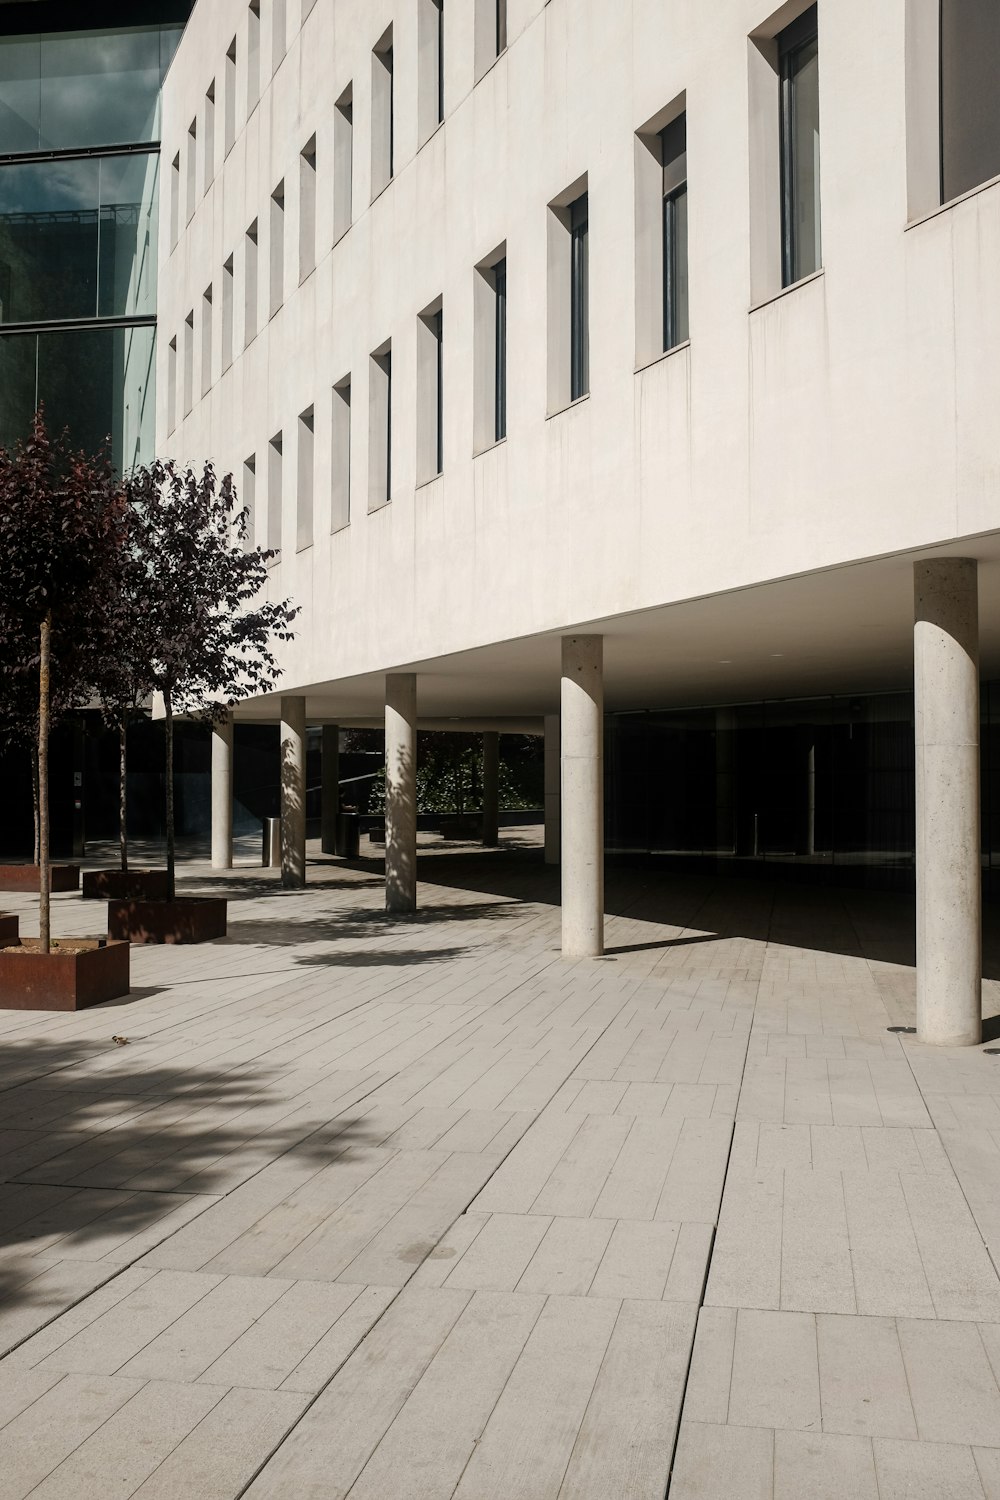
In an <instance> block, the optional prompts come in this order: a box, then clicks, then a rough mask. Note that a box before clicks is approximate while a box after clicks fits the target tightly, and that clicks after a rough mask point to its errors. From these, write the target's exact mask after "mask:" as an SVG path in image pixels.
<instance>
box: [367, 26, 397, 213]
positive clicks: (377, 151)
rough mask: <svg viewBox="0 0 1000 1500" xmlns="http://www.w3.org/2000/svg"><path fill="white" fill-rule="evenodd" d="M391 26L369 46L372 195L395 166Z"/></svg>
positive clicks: (388, 176)
mask: <svg viewBox="0 0 1000 1500" xmlns="http://www.w3.org/2000/svg"><path fill="white" fill-rule="evenodd" d="M394 112H395V111H394V98H393V62H392V27H391V26H390V27H389V28H388V30H387V31H385V32H384V33H383V35H382V36H381V37H380V39H379V41H378V42H377V44H376V46H375V47H374V49H373V50H372V199H373V200H374V199H375V198H377V197H378V195H379V193H380V192H381V191H382V189H383V188H384V187H386V186H387V184H388V183H390V182H391V181H392V176H393V172H394V170H395V160H394V157H395V139H394V137H395V121H394V119H393V115H394Z"/></svg>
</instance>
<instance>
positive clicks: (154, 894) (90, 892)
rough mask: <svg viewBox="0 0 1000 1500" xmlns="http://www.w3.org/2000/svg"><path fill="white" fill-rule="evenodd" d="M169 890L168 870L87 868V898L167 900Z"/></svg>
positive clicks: (84, 883) (98, 899)
mask: <svg viewBox="0 0 1000 1500" xmlns="http://www.w3.org/2000/svg"><path fill="white" fill-rule="evenodd" d="M169 889H170V883H169V877H168V875H167V872H166V870H85V871H84V874H83V899H84V900H85V901H165V900H166V899H167V892H168V891H169Z"/></svg>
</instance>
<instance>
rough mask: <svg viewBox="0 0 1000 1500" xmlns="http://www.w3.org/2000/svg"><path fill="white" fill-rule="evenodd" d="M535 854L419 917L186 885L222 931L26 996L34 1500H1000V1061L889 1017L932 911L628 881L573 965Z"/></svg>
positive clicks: (333, 876)
mask: <svg viewBox="0 0 1000 1500" xmlns="http://www.w3.org/2000/svg"><path fill="white" fill-rule="evenodd" d="M527 842H528V837H527V835H519V834H518V833H517V832H514V833H512V834H510V835H508V838H507V846H506V847H505V848H504V849H502V850H500V851H498V852H479V853H474V852H471V851H470V852H468V853H467V854H465V855H462V854H448V853H441V852H437V853H435V852H433V851H432V849H431V847H430V845H427V847H426V852H425V853H424V854H423V857H422V860H421V869H420V874H421V878H422V884H421V890H420V899H421V910H420V912H419V914H418V915H417V916H416V917H415V918H412V919H405V920H400V919H396V920H392V921H390V920H387V919H386V917H385V914H384V911H383V903H382V889H381V884H380V881H379V879H378V874H377V870H376V868H375V865H374V863H372V862H370V861H369V862H367V863H366V862H365V861H364V860H363V861H361V862H359V863H358V865H356V866H354V867H352V868H347V867H345V866H342V865H338V864H336V863H334V862H324V861H322V860H321V859H319V858H318V857H317V858H315V859H313V860H312V862H311V864H310V871H309V879H310V887H309V889H308V890H307V891H306V892H305V893H298V892H295V893H292V892H282V891H280V890H279V889H278V888H277V887H276V885H275V883H274V881H273V878H271V877H270V875H269V874H268V872H261V871H260V870H256V871H255V870H253V869H252V868H250V867H249V866H247V867H245V868H240V869H237V870H236V871H234V872H233V873H232V874H231V875H230V876H227V877H226V878H218V877H214V878H212V877H210V876H209V874H208V872H207V871H206V870H205V869H204V867H203V866H202V867H198V866H195V867H192V868H191V871H190V873H189V875H188V877H187V880H186V882H185V883H186V884H188V885H190V887H191V888H192V889H196V888H198V887H199V886H206V885H207V884H208V882H209V880H210V879H211V884H212V887H213V888H218V889H225V890H226V891H228V893H229V895H230V897H231V906H230V937H229V938H228V939H227V940H226V941H223V942H219V943H214V944H211V945H207V946H204V947H198V948H178V949H157V948H142V949H137V950H134V951H133V955H132V971H133V980H134V984H135V989H134V991H133V993H132V995H131V996H130V997H129V999H128V1001H127V1002H121V1003H116V1004H111V1005H107V1006H103V1007H100V1008H98V1009H96V1010H92V1011H89V1012H85V1013H83V1014H81V1015H78V1016H57V1015H29V1014H23V1013H17V1012H10V1011H5V1012H0V1296H2V1303H3V1308H2V1311H0V1348H2V1350H3V1351H4V1352H5V1357H4V1358H3V1359H2V1360H0V1500H21V1497H23V1496H28V1495H30V1496H32V1497H36V1500H64V1497H65V1500H104V1497H107V1496H112V1495H113V1496H121V1497H126V1496H133V1495H134V1496H137V1497H141V1500H181V1497H183V1500H234V1497H236V1496H239V1495H243V1494H246V1495H248V1496H250V1497H253V1500H337V1497H342V1496H348V1495H350V1496H351V1497H352V1500H390V1497H391V1500H445V1497H450V1496H455V1497H457V1500H618V1497H628V1500H632V1497H635V1500H663V1497H664V1495H665V1494H669V1496H670V1497H671V1500H743V1497H746V1500H770V1497H775V1500H827V1497H830V1500H832V1497H837V1500H842V1497H845V1496H848V1497H852V1500H904V1497H905V1500H1000V1279H998V1274H997V1268H998V1266H1000V1056H995V1055H991V1054H990V1053H989V1052H988V1051H986V1050H985V1048H983V1049H969V1050H966V1051H963V1052H957V1051H956V1052H948V1051H943V1052H942V1051H930V1050H928V1049H924V1048H922V1047H920V1046H918V1045H917V1044H916V1042H915V1040H914V1039H913V1038H912V1037H908V1036H905V1035H899V1034H892V1033H890V1032H889V1031H887V1027H890V1026H894V1025H907V1024H910V1023H911V1022H912V1019H913V1003H914V976H913V970H912V967H910V963H911V952H910V949H911V944H912V935H911V933H910V930H909V921H910V906H911V903H910V902H909V901H908V900H907V899H906V898H903V897H895V896H890V895H860V894H857V893H850V892H833V891H828V892H813V891H810V890H808V889H803V888H802V887H801V886H800V885H796V884H794V883H776V884H766V883H764V882H752V883H750V882H748V883H743V882H739V881H733V880H728V881H716V880H713V879H710V878H708V877H695V878H686V877H685V878H682V877H675V876H664V875H660V874H653V873H649V872H647V871H642V870H628V871H622V872H618V873H614V872H612V873H611V874H610V876H609V881H608V909H609V912H610V913H612V915H611V916H610V917H609V920H608V930H607V941H608V946H609V953H608V957H607V958H606V959H604V960H599V961H584V962H575V963H571V962H567V961H565V960H563V959H562V958H561V957H560V955H559V952H558V933H559V911H558V907H557V905H556V904H555V903H556V899H557V882H556V878H555V877H554V875H553V873H552V872H551V871H547V870H546V869H545V868H544V866H543V865H542V864H541V862H540V858H539V854H538V851H537V850H535V849H529V848H527V847H524V846H525V845H526V844H527ZM0 899H3V900H4V903H5V905H7V906H8V908H9V909H19V910H20V911H21V912H22V913H25V914H27V913H28V912H29V911H30V909H31V903H30V901H28V900H27V899H25V898H20V897H11V898H0ZM55 909H56V914H55V931H56V933H57V934H60V935H61V934H69V933H82V932H86V931H94V930H97V929H98V928H99V927H100V925H101V919H102V916H103V909H102V908H101V907H100V906H99V905H96V904H91V903H84V902H82V901H81V899H80V898H79V897H78V896H61V897H58V898H56V901H55ZM23 928H24V930H25V931H31V930H33V929H32V927H31V924H30V919H29V918H28V917H27V915H26V916H25V920H24V922H23ZM991 963H992V960H991ZM989 971H990V972H1000V971H995V970H994V969H993V968H992V967H991V968H990V970H989ZM985 989H986V1002H985V1009H984V1013H985V1014H986V1015H987V1016H988V1017H993V1016H995V1015H996V1014H997V1013H998V1012H1000V984H998V983H996V982H995V981H993V980H991V981H989V982H988V983H987V985H986V987H985ZM988 1033H989V1036H990V1037H991V1038H992V1040H993V1041H994V1042H995V1041H996V1036H997V1032H996V1028H995V1026H994V1025H992V1024H991V1025H990V1026H989V1027H988ZM116 1034H117V1035H123V1036H126V1037H127V1038H128V1043H127V1045H125V1046H119V1045H116V1044H115V1043H114V1042H113V1041H112V1036H113V1035H116ZM989 1044H990V1043H989V1041H988V1042H987V1044H986V1046H989Z"/></svg>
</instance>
